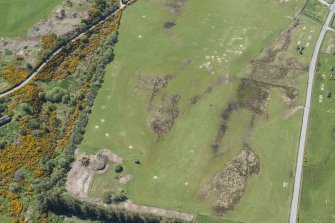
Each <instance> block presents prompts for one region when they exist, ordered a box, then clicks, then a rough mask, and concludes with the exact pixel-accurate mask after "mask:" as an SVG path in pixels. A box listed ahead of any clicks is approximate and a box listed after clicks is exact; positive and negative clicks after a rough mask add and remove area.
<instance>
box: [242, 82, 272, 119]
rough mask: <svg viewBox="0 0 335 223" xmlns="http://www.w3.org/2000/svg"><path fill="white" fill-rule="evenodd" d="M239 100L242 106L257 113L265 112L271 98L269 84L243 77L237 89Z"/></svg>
mask: <svg viewBox="0 0 335 223" xmlns="http://www.w3.org/2000/svg"><path fill="white" fill-rule="evenodd" d="M237 100H238V103H239V105H240V106H241V107H243V108H247V109H249V110H251V111H253V112H255V113H256V114H264V113H266V112H267V110H268V102H269V100H270V93H269V85H268V84H266V83H264V82H260V81H255V80H252V79H242V81H241V83H240V85H239V87H238V90H237Z"/></svg>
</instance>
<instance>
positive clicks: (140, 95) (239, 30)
mask: <svg viewBox="0 0 335 223" xmlns="http://www.w3.org/2000/svg"><path fill="white" fill-rule="evenodd" d="M302 6H303V2H295V1H289V2H288V3H286V4H280V3H278V2H277V1H259V0H251V1H250V0H242V1H239V2H235V1H228V0H224V1H222V0H213V1H201V0H194V1H187V2H186V3H185V6H184V8H183V9H182V11H181V14H180V15H178V16H177V15H175V14H173V13H169V8H168V7H167V4H166V1H163V0H150V1H138V2H137V3H136V4H134V5H132V6H131V7H129V8H128V9H127V10H126V11H125V13H124V15H123V18H122V25H121V29H120V36H119V43H118V44H117V46H116V58H115V60H114V62H113V63H112V64H111V65H110V66H109V67H108V69H107V73H106V76H105V83H104V85H103V87H102V89H101V90H100V92H99V95H98V97H97V99H96V101H95V105H94V107H93V110H92V115H91V116H90V121H89V124H88V126H87V129H86V135H85V137H84V141H83V142H82V144H81V145H80V149H81V150H82V151H85V152H88V153H96V152H97V151H99V150H100V149H101V148H109V149H111V150H112V151H113V152H115V153H117V154H119V155H120V156H122V157H123V158H124V164H123V166H124V167H125V169H126V170H127V171H129V173H132V174H133V175H134V179H133V180H132V181H131V182H129V183H128V184H127V185H126V186H125V189H126V191H127V193H128V196H129V197H130V198H131V199H132V200H133V201H134V202H136V203H139V204H146V205H150V206H157V207H164V208H169V209H174V210H180V211H185V212H190V213H201V214H205V215H212V214H213V211H212V210H211V206H210V204H209V202H207V201H206V202H205V201H199V199H198V193H199V190H201V188H202V187H203V185H204V184H205V183H206V182H207V181H208V180H209V179H210V178H211V177H212V176H213V175H214V174H215V173H216V172H218V171H219V170H221V169H222V168H223V167H224V164H225V163H227V162H228V161H229V160H230V159H231V158H232V157H233V156H234V155H236V154H238V153H239V152H240V150H241V148H242V146H243V139H244V137H245V135H246V134H247V132H248V128H249V125H250V120H251V117H252V116H253V114H252V112H251V111H249V110H246V109H240V110H238V111H237V112H234V113H233V114H232V115H231V117H230V120H229V128H228V130H227V132H226V133H225V136H224V138H223V141H222V142H221V144H220V147H219V153H220V154H223V155H221V156H213V153H212V148H211V143H212V140H213V137H214V136H215V134H216V132H217V129H218V127H219V123H220V114H221V112H222V111H223V110H224V109H225V108H226V107H227V105H228V103H230V102H231V100H234V99H235V98H236V91H237V88H238V86H239V83H240V80H241V78H243V77H246V75H247V73H248V72H249V61H250V60H251V59H255V58H257V57H258V56H259V55H260V53H261V52H262V51H263V50H264V48H265V47H266V46H267V45H269V44H270V43H271V41H273V40H274V39H275V37H277V36H278V34H279V33H280V32H281V31H282V30H283V29H285V28H286V27H287V25H288V24H289V23H290V22H291V20H289V19H288V18H287V16H288V15H292V14H293V12H294V11H295V9H297V8H299V7H302ZM260 12H261V13H260ZM242 14H243V16H240V15H242ZM245 18H248V19H245ZM303 19H304V24H303V25H299V26H298V27H297V29H296V30H295V31H294V32H293V33H292V42H291V44H290V47H289V49H288V52H287V53H286V54H287V55H283V56H292V57H297V56H298V54H297V52H296V47H297V42H298V41H301V42H302V43H301V44H307V42H308V43H309V44H310V46H309V47H307V48H306V49H305V51H304V54H303V55H302V56H299V58H298V60H299V61H301V62H303V63H308V61H309V59H310V56H311V53H312V52H313V47H314V44H315V40H316V36H317V35H318V33H319V28H318V26H317V25H316V24H315V23H314V22H313V21H311V20H310V19H309V18H303ZM167 21H173V22H175V23H176V26H175V27H172V28H170V29H164V28H163V25H164V24H165V23H166V22H167ZM268 21H276V22H273V23H269V22H268ZM311 30H314V31H313V32H311ZM303 32H306V34H305V35H304V36H301V33H303ZM307 32H308V33H307ZM309 33H310V34H309ZM309 35H310V36H311V40H309V39H308V37H309ZM240 52H241V53H240ZM223 54H226V57H224V56H222V58H221V60H223V61H224V63H223V64H222V63H219V62H212V63H211V66H212V69H211V70H210V71H208V70H206V69H204V68H200V67H201V66H203V64H204V63H205V62H207V59H206V58H207V57H211V56H212V55H213V56H214V55H223ZM225 60H227V62H225ZM212 72H214V73H212ZM166 75H172V76H173V78H172V80H170V82H169V84H168V86H167V87H166V88H163V89H162V90H161V91H160V92H159V94H158V96H156V97H155V98H156V99H155V100H156V101H154V103H159V102H160V100H163V98H164V97H167V96H169V95H171V94H173V93H174V94H179V95H180V96H181V99H180V102H179V104H178V108H179V116H178V118H177V119H176V120H175V123H174V126H173V128H172V129H171V130H170V132H168V133H167V134H166V135H164V136H163V137H160V138H158V137H157V136H156V135H155V134H154V133H153V132H152V131H151V129H150V128H149V121H150V118H151V116H150V112H149V111H148V98H149V95H150V94H151V87H150V80H151V79H153V78H155V77H161V78H163V77H164V76H166ZM226 75H228V76H229V79H230V81H229V83H226V84H218V79H219V78H220V77H222V76H226ZM306 77H307V74H306V73H304V75H302V74H301V75H299V76H298V77H297V80H296V83H295V85H296V86H295V87H297V88H298V90H299V94H300V97H299V98H298V101H297V105H302V104H303V103H304V94H305V87H306V86H305V83H306V80H307V79H306ZM141 79H144V80H149V81H147V82H149V84H148V83H142V84H139V82H140V81H139V80H141ZM144 82H145V81H144ZM139 85H141V86H139ZM209 86H210V87H212V91H211V92H210V93H207V94H203V92H204V91H206V89H208V87H209ZM195 95H201V98H200V100H199V101H198V103H196V104H194V105H191V104H190V99H191V98H192V97H193V96H195ZM271 95H272V96H271V100H270V103H269V112H268V115H267V116H266V117H265V116H257V117H256V121H255V122H256V125H255V126H254V129H253V132H252V135H251V139H250V145H251V147H252V148H253V149H254V151H256V153H257V154H258V156H259V157H260V160H261V172H260V174H259V175H258V176H255V177H252V178H251V179H250V181H249V182H248V185H247V189H246V193H245V195H244V197H243V198H242V199H241V201H240V203H239V204H238V205H237V206H236V207H235V209H234V211H232V212H230V213H228V215H227V216H226V217H227V219H231V220H233V221H237V222H238V221H242V222H266V223H269V222H270V223H271V222H273V223H278V222H287V216H288V213H289V206H290V198H291V193H292V185H293V172H294V167H295V158H296V152H297V147H298V139H299V129H300V122H301V117H302V111H301V110H300V111H297V112H296V113H294V114H292V115H291V116H290V117H284V114H285V112H286V111H287V110H288V106H287V105H286V104H285V103H283V102H282V99H281V92H280V90H279V89H276V88H273V89H271ZM211 105H212V106H211ZM135 159H139V160H141V165H135V164H134V163H133V161H134V160H135ZM108 176H111V177H113V174H108V173H107V174H106V178H105V179H106V182H112V179H107V178H108ZM99 182H100V183H99ZM95 183H96V184H93V186H92V188H103V187H104V186H103V185H104V184H105V183H104V182H103V181H99V180H96V181H95ZM283 183H287V184H288V186H287V187H283ZM111 184H112V183H111ZM222 221H223V220H222ZM205 222H206V221H205Z"/></svg>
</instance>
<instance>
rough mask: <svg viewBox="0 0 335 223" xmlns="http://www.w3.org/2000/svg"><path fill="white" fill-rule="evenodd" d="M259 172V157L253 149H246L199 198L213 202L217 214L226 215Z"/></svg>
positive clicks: (206, 187) (207, 186)
mask: <svg viewBox="0 0 335 223" xmlns="http://www.w3.org/2000/svg"><path fill="white" fill-rule="evenodd" d="M259 171H260V163H259V159H258V157H257V155H256V154H255V153H254V152H253V151H252V150H251V149H249V148H245V149H243V150H242V151H241V152H240V154H238V155H237V156H235V157H234V158H233V159H232V160H231V161H230V162H229V163H227V164H226V166H225V168H224V169H223V170H222V171H220V172H218V173H217V174H216V175H215V176H214V178H212V179H211V180H210V181H209V182H208V183H207V184H206V185H205V187H204V188H203V189H202V190H201V192H200V194H199V198H200V199H201V200H209V201H212V208H213V210H214V211H215V212H216V213H217V214H220V215H222V214H225V213H226V212H227V211H229V210H232V209H233V208H234V206H235V205H236V204H237V203H238V202H239V200H240V199H241V197H242V196H243V194H244V192H245V188H246V185H247V181H248V178H249V177H250V176H252V175H254V174H258V173H259Z"/></svg>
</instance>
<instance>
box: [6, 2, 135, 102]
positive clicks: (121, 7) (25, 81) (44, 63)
mask: <svg viewBox="0 0 335 223" xmlns="http://www.w3.org/2000/svg"><path fill="white" fill-rule="evenodd" d="M132 2H133V1H129V2H128V4H131V3H132ZM128 4H123V3H122V0H120V8H119V9H118V10H116V11H115V12H113V13H112V14H111V15H109V16H107V17H106V18H105V19H104V20H101V21H100V22H99V23H97V24H95V25H94V26H92V27H91V28H90V29H88V30H86V31H85V32H83V33H81V34H79V35H78V36H76V37H75V38H73V39H72V40H71V41H70V42H68V43H67V44H65V45H64V46H62V47H60V48H59V49H58V50H57V51H55V52H54V53H53V54H52V55H50V57H49V58H48V59H47V60H46V61H44V62H43V63H41V64H40V65H39V67H38V69H37V70H36V71H35V72H33V73H32V74H30V75H29V76H28V77H27V79H25V80H24V81H23V82H22V83H20V84H19V85H17V86H15V87H14V88H12V89H9V90H6V91H5V92H2V93H0V98H3V97H5V96H7V95H9V94H11V93H13V92H14V91H17V90H19V89H20V88H22V87H24V86H25V85H26V84H28V83H29V82H30V81H31V80H32V79H34V77H35V76H36V75H37V74H38V73H39V72H40V71H41V70H42V69H43V67H44V66H45V65H46V64H47V63H48V62H49V61H50V60H51V59H52V58H53V57H55V56H56V55H57V54H58V53H59V52H60V51H62V49H63V48H64V47H66V46H67V45H69V44H71V43H72V42H74V41H76V40H77V39H79V38H81V37H82V36H83V35H84V34H85V33H87V32H88V31H90V30H92V29H94V28H95V27H96V26H98V25H99V24H101V23H103V22H104V21H105V20H106V19H108V18H110V17H111V16H113V15H114V14H115V13H117V12H119V11H120V10H122V9H124V8H125V7H127V5H128Z"/></svg>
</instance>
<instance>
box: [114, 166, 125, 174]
mask: <svg viewBox="0 0 335 223" xmlns="http://www.w3.org/2000/svg"><path fill="white" fill-rule="evenodd" d="M114 170H115V172H116V173H121V172H122V171H123V167H122V165H121V164H118V165H116V166H115V169H114Z"/></svg>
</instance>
